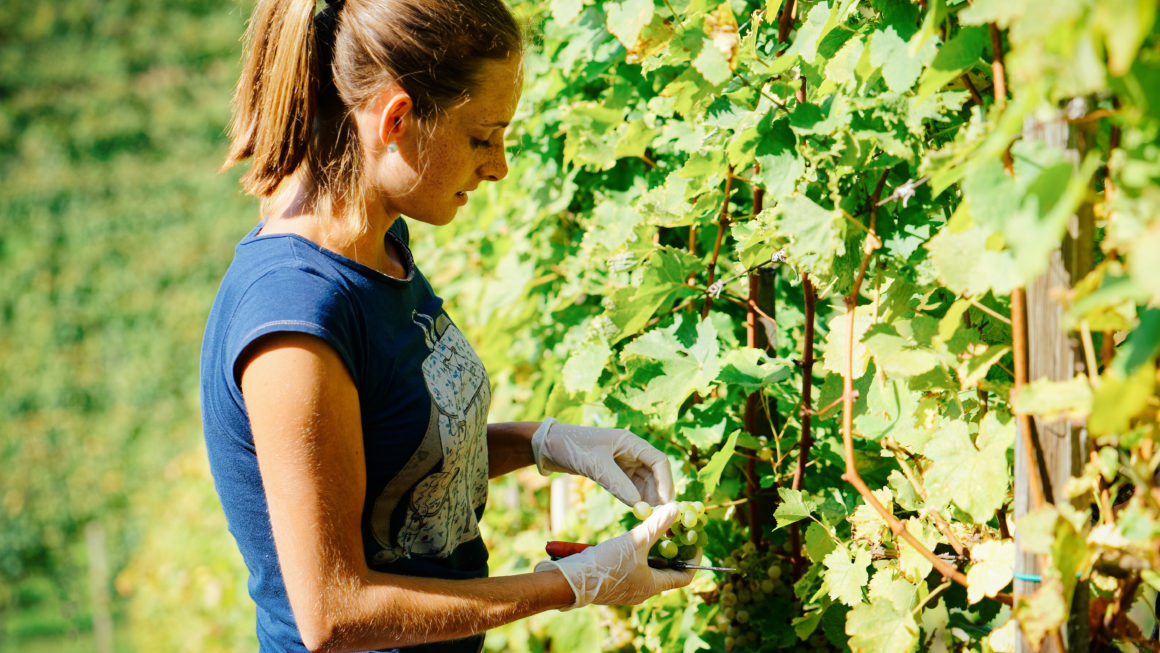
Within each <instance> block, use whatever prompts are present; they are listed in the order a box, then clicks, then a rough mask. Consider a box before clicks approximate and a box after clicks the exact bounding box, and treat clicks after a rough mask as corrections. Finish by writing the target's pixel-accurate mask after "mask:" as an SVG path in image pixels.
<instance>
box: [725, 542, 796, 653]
mask: <svg viewBox="0 0 1160 653" xmlns="http://www.w3.org/2000/svg"><path fill="white" fill-rule="evenodd" d="M723 564H724V565H725V566H726V567H736V568H737V571H736V572H733V573H731V574H729V575H728V576H727V577H726V578H725V582H723V583H722V584H721V585H720V587H719V589H720V591H721V594H720V605H721V611H720V612H719V613H717V624H718V626H719V627H720V629H721V632H724V634H725V641H724V644H725V650H726V651H733V650H747V651H748V650H756V649H757V648H758V647H759V642H761V640H762V635H761V632H759V629H758V628H755V627H754V624H753V623H752V621H751V620H752V618H753V617H754V616H756V615H759V614H766V613H770V612H771V608H773V604H774V603H776V602H779V601H778V600H779V599H780V601H788V600H789V599H790V597H791V595H792V588H791V587H790V583H789V582H787V580H788V578H789V563H788V561H787V560H784V559H782V558H781V557H780V556H778V555H776V554H772V553H765V554H762V553H761V552H759V551H758V550H757V547H756V546H755V545H754V544H753V543H752V542H746V543H745V544H744V545H743V546H742V547H741V548H739V549H737V550H735V551H734V552H733V553H732V554H730V555H729V557H727V558H726V559H725V560H724V561H723ZM773 612H779V611H778V610H773Z"/></svg>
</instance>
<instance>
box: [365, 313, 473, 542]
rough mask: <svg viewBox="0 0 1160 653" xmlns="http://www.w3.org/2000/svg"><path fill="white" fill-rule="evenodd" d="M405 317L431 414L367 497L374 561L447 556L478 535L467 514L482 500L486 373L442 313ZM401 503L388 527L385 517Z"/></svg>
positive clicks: (470, 349)
mask: <svg viewBox="0 0 1160 653" xmlns="http://www.w3.org/2000/svg"><path fill="white" fill-rule="evenodd" d="M412 318H413V321H414V323H415V324H416V325H417V326H418V327H419V328H421V329H422V330H423V333H424V337H425V339H426V341H427V347H428V348H429V349H430V351H431V353H430V354H429V355H428V356H427V358H426V359H425V360H424V361H423V379H424V381H425V382H426V384H427V391H428V393H429V394H430V395H431V419H430V421H429V422H428V424H427V431H426V433H425V435H424V436H423V441H422V442H421V443H420V444H419V447H418V449H416V450H415V453H414V454H412V456H411V458H410V459H409V460H408V461H407V463H406V464H405V465H404V466H403V469H402V470H400V472H399V474H398V475H397V476H395V478H393V479H391V481H390V482H389V483H387V485H386V487H384V488H383V491H382V493H381V494H380V495H379V497H378V499H377V500H376V501H375V505H374V510H373V513H372V517H371V520H372V524H371V525H372V530H373V532H374V536H375V540H376V541H377V542H378V543H379V545H380V546H382V547H383V550H381V551H379V552H378V553H377V554H375V556H374V557H373V560H374V562H376V563H388V562H393V561H395V560H398V559H399V558H404V557H411V556H427V557H436V558H442V557H446V556H448V555H450V554H451V553H452V552H453V551H455V549H456V548H457V547H458V546H459V545H460V544H463V543H464V542H470V541H471V540H474V539H476V538H477V537H479V525H478V523H477V522H476V517H475V513H476V510H477V509H479V508H482V507H483V505H484V502H485V501H486V500H487V410H488V406H489V405H490V404H491V386H490V384H489V383H488V378H487V371H486V370H485V369H484V367H483V363H482V362H480V360H479V357H478V356H476V354H475V351H474V350H473V349H472V348H471V345H469V344H468V342H467V339H466V338H464V337H463V334H462V333H461V332H460V331H459V329H457V328H456V327H455V325H454V324H451V320H450V319H448V318H447V316H446V315H445V314H442V313H441V314H439V316H438V317H436V318H434V319H432V318H431V317H429V316H427V315H424V314H422V313H418V312H416V313H414V314H413V315H412ZM404 505H405V509H404V513H403V517H402V520H401V526H400V527H399V528H398V531H397V532H392V517H393V516H395V515H396V510H397V509H399V508H400V506H404ZM395 523H400V522H399V521H397V517H396V522H395Z"/></svg>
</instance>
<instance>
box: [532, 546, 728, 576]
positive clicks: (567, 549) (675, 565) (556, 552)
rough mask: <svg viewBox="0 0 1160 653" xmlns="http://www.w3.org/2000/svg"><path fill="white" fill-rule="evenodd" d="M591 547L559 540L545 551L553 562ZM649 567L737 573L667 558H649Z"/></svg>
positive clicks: (724, 568)
mask: <svg viewBox="0 0 1160 653" xmlns="http://www.w3.org/2000/svg"><path fill="white" fill-rule="evenodd" d="M590 546H594V545H592V544H584V543H583V542H560V541H558V540H553V541H551V542H548V544H547V546H545V547H544V551H546V552H547V553H548V556H549V557H550V558H552V559H553V560H559V559H560V558H567V557H568V556H570V555H575V554H577V553H580V552H581V551H583V550H584V549H587V548H588V547H590ZM648 566H650V567H652V568H653V569H674V570H676V571H684V570H686V569H704V570H706V571H737V569H736V568H735V567H709V566H706V565H691V564H689V563H687V562H683V561H681V560H668V559H666V558H649V559H648Z"/></svg>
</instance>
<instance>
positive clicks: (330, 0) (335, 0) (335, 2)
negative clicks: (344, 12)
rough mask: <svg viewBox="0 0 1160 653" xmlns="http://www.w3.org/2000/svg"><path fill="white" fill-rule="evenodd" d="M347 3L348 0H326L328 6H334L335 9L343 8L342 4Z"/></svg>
mask: <svg viewBox="0 0 1160 653" xmlns="http://www.w3.org/2000/svg"><path fill="white" fill-rule="evenodd" d="M344 4H346V0H326V6H327V7H334V10H335V11H338V10H339V9H342V5H344Z"/></svg>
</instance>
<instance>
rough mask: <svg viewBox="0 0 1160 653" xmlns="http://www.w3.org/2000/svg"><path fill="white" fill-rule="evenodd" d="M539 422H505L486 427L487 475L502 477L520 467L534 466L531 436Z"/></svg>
mask: <svg viewBox="0 0 1160 653" xmlns="http://www.w3.org/2000/svg"><path fill="white" fill-rule="evenodd" d="M539 425H540V423H539V422H505V423H502V424H488V425H487V465H488V469H487V475H488V477H490V478H495V477H497V476H503V475H504V474H507V473H508V472H513V471H515V470H517V469H519V468H521V467H527V466H528V465H535V464H536V459H535V458H534V457H533V456H532V434H534V433H535V432H536V427H538V426H539Z"/></svg>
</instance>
